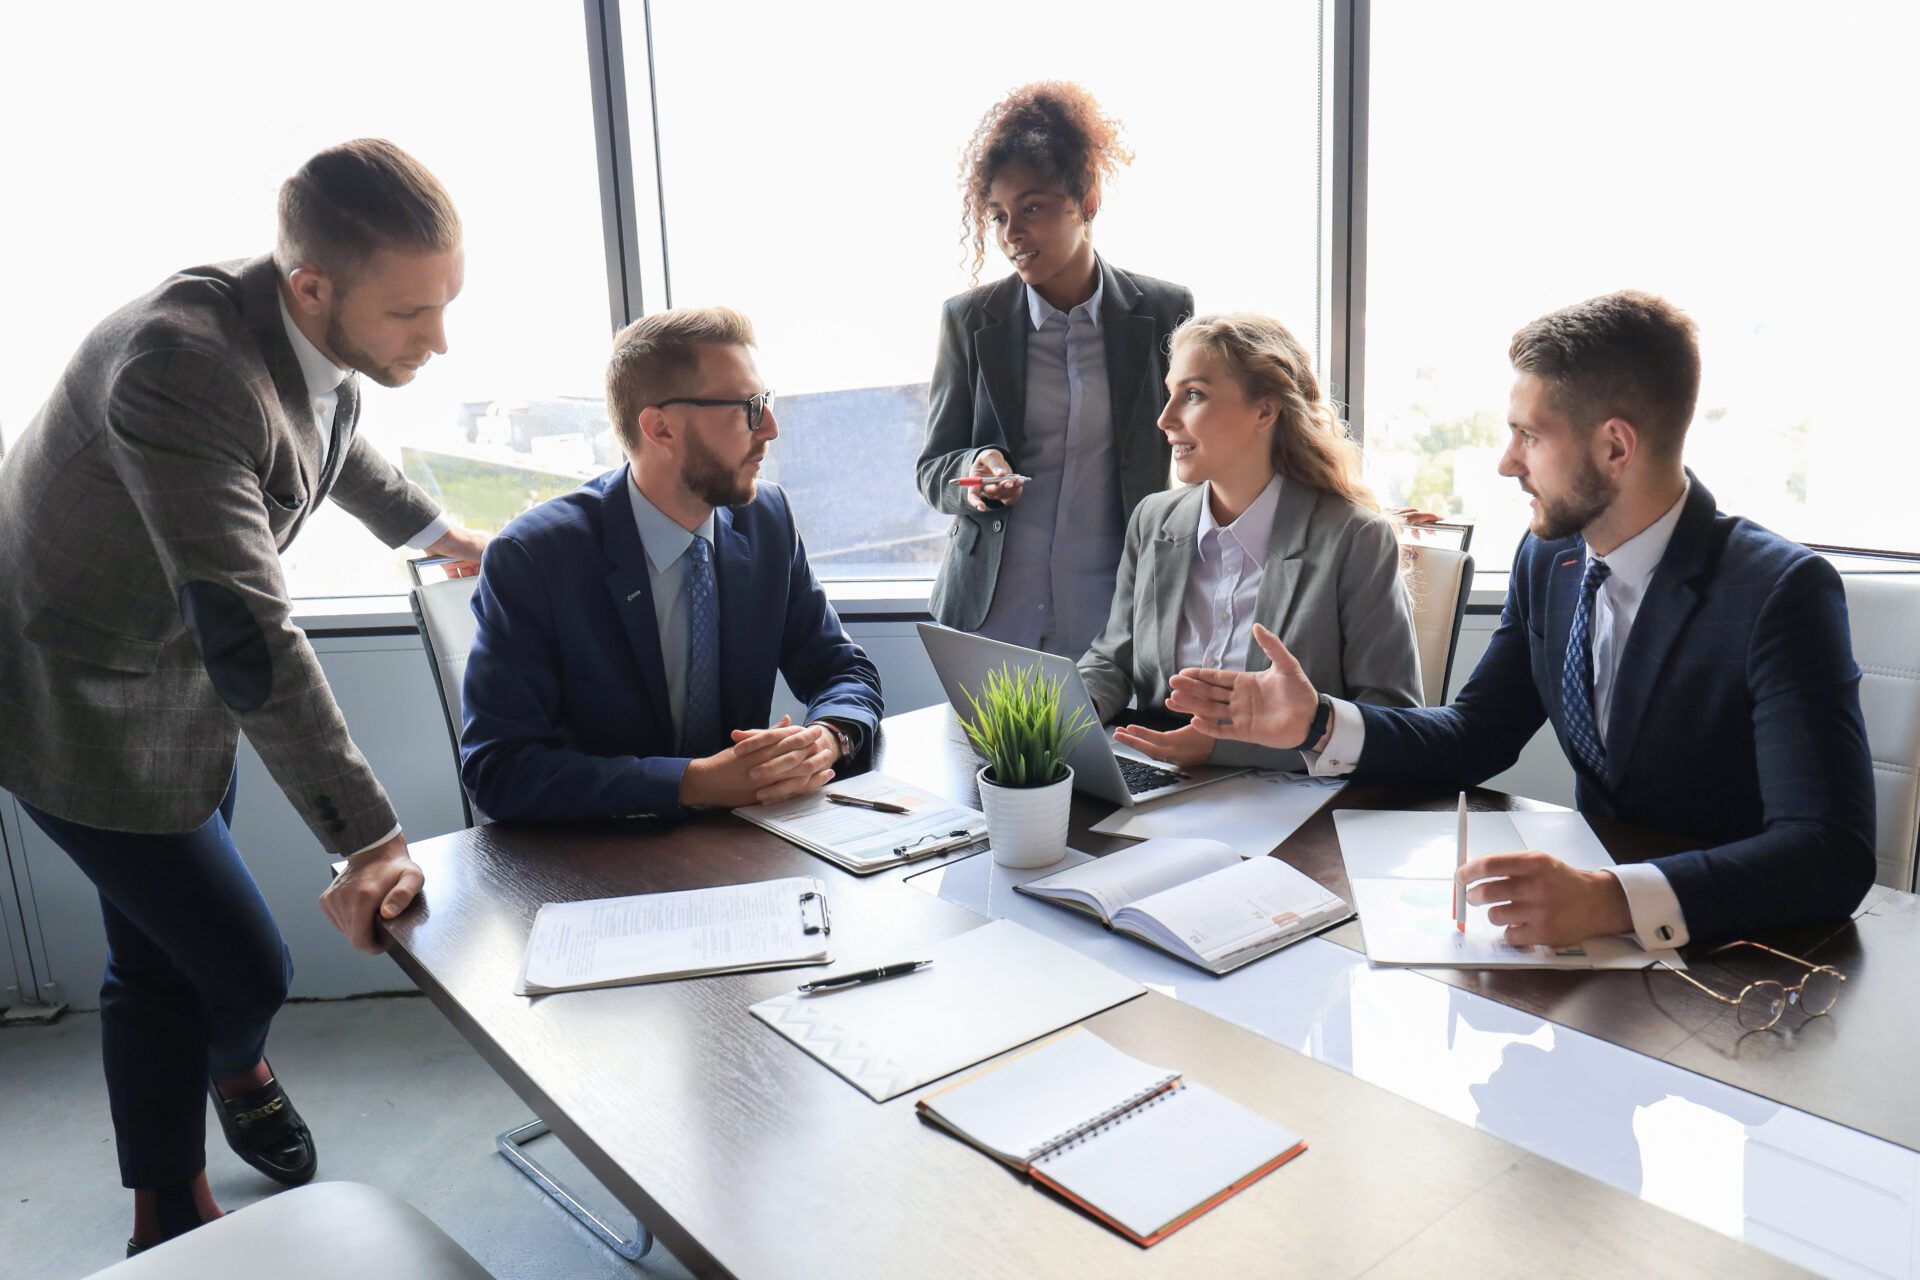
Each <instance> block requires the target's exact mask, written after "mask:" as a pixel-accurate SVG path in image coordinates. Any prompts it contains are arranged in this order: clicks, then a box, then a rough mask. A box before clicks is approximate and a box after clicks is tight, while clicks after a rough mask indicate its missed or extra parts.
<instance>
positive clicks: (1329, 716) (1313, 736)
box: [1294, 693, 1333, 751]
mask: <svg viewBox="0 0 1920 1280" xmlns="http://www.w3.org/2000/svg"><path fill="white" fill-rule="evenodd" d="M1332 723H1333V699H1332V698H1330V697H1328V696H1327V695H1326V694H1324V693H1323V694H1321V695H1320V706H1319V707H1318V708H1317V709H1316V710H1315V711H1314V713H1313V723H1312V724H1310V725H1308V726H1307V740H1306V741H1305V742H1303V743H1301V744H1300V745H1299V746H1297V747H1295V748H1294V750H1295V751H1309V750H1312V748H1313V744H1314V743H1316V742H1318V741H1320V739H1321V738H1322V737H1324V736H1325V735H1326V732H1327V726H1328V725H1330V724H1332Z"/></svg>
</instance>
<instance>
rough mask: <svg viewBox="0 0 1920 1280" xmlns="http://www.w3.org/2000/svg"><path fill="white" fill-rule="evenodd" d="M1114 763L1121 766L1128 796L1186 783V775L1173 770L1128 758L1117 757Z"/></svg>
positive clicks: (1121, 774)
mask: <svg viewBox="0 0 1920 1280" xmlns="http://www.w3.org/2000/svg"><path fill="white" fill-rule="evenodd" d="M1113 761H1114V763H1115V764H1117V765H1119V766H1120V776H1121V777H1122V778H1124V779H1125V780H1126V783H1127V794H1128V795H1131V796H1137V795H1142V794H1144V793H1146V792H1148V791H1158V790H1159V789H1160V788H1161V787H1170V786H1172V785H1173V784H1174V783H1176V782H1184V781H1186V777H1187V775H1186V774H1184V773H1176V772H1175V771H1174V770H1172V769H1162V768H1159V767H1158V766H1156V765H1150V764H1142V763H1140V761H1138V760H1133V759H1129V758H1128V757H1126V756H1115V757H1114V758H1113Z"/></svg>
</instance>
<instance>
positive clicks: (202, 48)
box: [0, 0, 613, 595]
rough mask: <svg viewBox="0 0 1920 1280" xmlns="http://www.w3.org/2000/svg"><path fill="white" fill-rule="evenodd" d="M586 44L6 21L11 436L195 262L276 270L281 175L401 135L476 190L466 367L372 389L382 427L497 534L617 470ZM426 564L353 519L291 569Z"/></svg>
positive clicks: (243, 16)
mask: <svg viewBox="0 0 1920 1280" xmlns="http://www.w3.org/2000/svg"><path fill="white" fill-rule="evenodd" d="M585 30H586V29H585V24H584V23H583V22H582V21H581V14H580V9H579V7H578V6H577V5H573V4H543V5H486V6H483V7H475V6H471V5H467V4H460V3H453V2H446V3H434V4H424V3H409V4H390V3H382V2H380V0H330V2H329V3H327V4H325V5H307V4H261V3H258V0H235V2H228V3H206V2H201V3H195V4H193V5H190V6H189V5H171V4H169V5H136V4H120V5H112V6H107V7H106V8H105V9H104V10H103V9H102V7H101V6H96V5H81V4H57V5H56V4H41V5H9V6H6V7H5V8H4V9H0V119H4V120H6V121H7V122H8V123H7V125H6V127H5V128H4V130H0V172H4V173H5V174H7V175H8V176H7V188H8V194H7V199H6V202H5V205H6V208H5V214H4V220H5V224H6V228H7V230H6V234H5V236H4V237H0V255H4V259H3V262H0V279H4V280H5V281H6V282H7V297H8V299H9V303H8V305H7V306H6V307H4V308H0V349H4V350H5V351H6V352H7V360H6V362H5V366H4V369H5V371H4V374H0V431H3V432H4V433H5V434H6V436H7V438H8V439H11V438H13V437H14V436H15V435H16V434H17V433H18V431H19V430H21V429H22V428H23V427H24V426H25V425H26V423H27V422H28V420H29V419H30V418H31V417H32V415H33V413H34V412H35V411H36V410H37V409H38V407H39V405H40V403H41V402H42V401H43V400H44V399H45V398H46V395H47V392H48V390H49V389H50V388H51V386H52V384H53V381H54V379H55V378H56V377H57V376H58V375H59V372H60V369H61V368H62V366H63V365H64V364H65V362H66V360H67V358H68V356H69V355H70V354H71V353H72V351H73V349H74V348H75V347H76V346H78V345H79V342H80V340H81V338H82V337H83V336H84V335H85V334H86V332H87V331H88V330H89V329H90V328H92V327H93V325H94V324H96V323H97V322H98V321H100V320H101V319H103V318H104V317H105V316H106V315H107V314H108V313H109V312H111V311H113V310H114V309H115V308H116V307H119V306H120V305H121V304H123V303H125V302H127V301H129V300H130V299H132V298H133V297H135V296H136V295H138V294H140V293H142V292H144V291H145V290H147V289H149V288H151V287H152V286H153V285H155V284H157V283H158V282H159V281H160V280H161V279H163V278H164V277H165V276H166V275H167V274H168V273H170V272H172V271H174V270H177V269H179V268H181V267H184V266H189V265H192V264H195V263H204V262H215V261H220V260H224V259H230V258H240V257H251V256H253V255H256V254H260V253H264V252H267V251H268V250H269V249H271V247H272V245H273V237H274V200H275V195H276V193H277V191H278V189H279V184H280V183H281V181H282V180H283V179H285V178H286V176H287V175H288V174H290V173H292V172H293V171H294V170H295V169H296V168H298V167H299V166H300V164H301V163H302V162H304V161H305V160H306V159H307V157H308V156H309V155H311V154H313V153H314V152H316V151H318V150H320V149H321V148H323V147H326V146H329V145H331V144H333V143H336V142H339V141H342V140H344V139H347V138H352V137H356V136H362V135H377V136H381V137H387V138H391V139H393V140H394V141H396V142H398V143H399V144H400V145H401V146H403V147H405V148H407V150H409V151H410V152H412V153H413V154H414V155H415V156H417V157H419V159H420V160H421V161H422V162H424V163H425V164H426V165H427V166H428V167H429V168H431V169H432V170H433V171H434V173H435V174H437V175H438V176H439V178H440V179H441V181H442V182H444V183H445V184H446V186H447V188H448V190H450V191H451V192H452V193H453V197H454V201H455V203H456V204H457V205H458V206H459V209H460V214H461V219H462V222H463V223H464V226H465V230H466V257H467V274H466V289H465V292H464V293H463V294H462V295H461V297H460V299H459V301H457V302H456V303H455V304H454V306H453V308H452V309H451V310H450V311H449V313H448V319H447V331H448V340H449V352H448V354H447V355H446V356H444V357H441V358H438V359H435V360H434V361H433V362H431V363H430V364H428V365H427V367H426V368H425V369H424V370H423V371H422V372H421V374H420V376H419V378H418V379H416V380H415V382H414V383H413V384H412V385H411V386H408V387H405V388H401V389H398V390H393V391H388V390H383V389H381V388H377V387H370V388H368V390H367V393H366V395H365V399H364V406H365V407H364V410H363V414H362V427H363V430H364V431H365V432H366V433H367V434H368V436H369V438H370V439H372V440H373V441H374V442H375V443H376V444H377V445H378V446H379V447H380V448H381V449H382V450H384V451H385V452H387V453H388V454H389V455H390V456H391V457H393V458H395V459H396V460H399V461H401V462H403V463H404V464H405V466H406V469H407V472H408V474H409V475H411V476H413V477H414V478H415V479H416V480H418V481H420V483H422V484H423V485H425V486H426V487H427V488H428V489H429V490H431V491H432V492H433V493H434V494H435V495H436V496H437V497H438V498H439V499H440V501H441V502H442V503H443V504H444V505H445V506H446V507H447V509H448V511H449V512H450V513H451V514H452V515H453V516H454V517H455V518H457V519H460V520H463V521H465V522H467V523H469V524H471V525H474V526H476V527H480V528H487V529H497V528H498V527H499V526H500V525H501V524H502V523H503V522H504V521H505V520H506V519H508V518H510V517H511V516H512V515H513V514H515V513H516V512H518V511H519V510H521V509H522V508H523V507H525V506H526V505H527V503H528V501H529V500H532V499H537V498H540V497H545V496H547V495H549V494H552V493H557V492H562V491H564V490H566V489H569V488H572V487H573V486H574V485H576V484H578V483H579V479H580V478H581V477H582V476H585V475H591V474H594V473H595V472H597V471H599V470H601V469H603V468H604V467H605V466H606V465H608V464H609V463H610V462H611V461H613V457H612V455H611V454H610V453H609V452H608V446H609V443H610V441H609V438H608V436H607V433H606V431H605V429H604V422H605V416H606V411H605V409H604V407H603V404H602V399H601V394H600V387H601V377H602V370H603V369H604V367H605V358H606V351H607V345H608V333H607V301H606V299H607V292H606V268H605V261H604V256H603V251H602V239H601V227H600V200H599V194H598V186H597V180H596V167H595V159H594V134H593V117H592V111H591V96H590V94H589V92H588V85H587V78H586V74H585V67H586V34H585ZM401 554H404V552H402V553H392V552H389V551H387V549H386V548H385V547H383V546H381V545H380V544H379V543H378V542H377V541H376V540H375V539H374V538H373V537H372V536H371V535H370V534H368V533H367V532H366V531H365V530H363V529H362V528H361V527H360V526H359V525H358V524H356V523H355V522H354V521H353V520H352V518H351V517H349V516H347V515H346V513H345V512H344V511H342V510H341V509H339V508H338V507H336V506H334V505H333V504H331V503H329V504H327V505H326V506H325V507H323V508H322V509H321V511H320V512H318V513H316V516H315V518H314V519H313V521H312V522H311V523H310V524H309V525H308V527H307V529H306V530H305V531H304V532H303V533H302V534H301V536H300V538H299V540H298V541H296V542H295V543H294V545H293V547H292V548H291V549H290V550H289V552H288V554H287V556H286V559H285V563H286V567H287V572H288V579H289V585H290V587H291V588H292V590H293V591H294V592H295V593H296V594H301V595H330V594H350V593H366V592H386V591H396V590H399V589H401V587H402V585H403V584H404V582H405V578H404V575H403V574H402V573H401V571H400V555H401Z"/></svg>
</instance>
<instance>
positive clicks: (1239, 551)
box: [1174, 476, 1280, 671]
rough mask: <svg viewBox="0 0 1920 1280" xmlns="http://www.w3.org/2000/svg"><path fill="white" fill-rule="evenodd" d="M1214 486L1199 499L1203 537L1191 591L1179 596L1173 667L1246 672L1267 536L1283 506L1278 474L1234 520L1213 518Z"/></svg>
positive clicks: (1189, 585) (1191, 570) (1189, 578)
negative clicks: (1220, 521) (1222, 521)
mask: <svg viewBox="0 0 1920 1280" xmlns="http://www.w3.org/2000/svg"><path fill="white" fill-rule="evenodd" d="M1212 489H1213V485H1212V482H1211V481H1208V482H1207V490H1208V492H1207V496H1206V497H1205V498H1204V499H1203V500H1202V501H1201V503H1200V528H1199V536H1198V537H1197V538H1196V539H1195V543H1194V556H1193V564H1192V565H1191V566H1190V567H1189V568H1188V570H1187V590H1186V594H1185V595H1184V596H1183V597H1182V598H1181V601H1180V631H1179V639H1178V640H1177V641H1176V642H1175V646H1174V659H1175V664H1176V665H1175V668H1174V669H1175V670H1182V671H1183V670H1185V669H1186V668H1188V667H1209V668H1212V669H1215V670H1223V671H1245V670H1246V669H1247V654H1248V652H1249V650H1250V648H1251V646H1252V644H1253V605H1254V601H1255V600H1256V599H1258V598H1259V595H1260V579H1261V578H1262V577H1263V576H1265V572H1266V556H1267V540H1268V539H1269V538H1270V537H1271V536H1272V534H1273V516H1274V512H1275V511H1276V510H1278V509H1279V506H1280V477H1279V476H1275V477H1274V478H1273V479H1272V480H1269V481H1268V482H1267V487H1266V488H1264V489H1262V490H1261V491H1260V496H1259V497H1257V498H1255V499H1254V500H1253V501H1252V503H1250V504H1249V505H1248V507H1247V509H1246V510H1245V511H1242V512H1241V513H1240V514H1239V516H1238V517H1237V518H1235V520H1234V521H1233V522H1232V523H1231V524H1226V525H1222V524H1220V523H1219V522H1217V521H1216V520H1215V519H1214V518H1213V492H1212Z"/></svg>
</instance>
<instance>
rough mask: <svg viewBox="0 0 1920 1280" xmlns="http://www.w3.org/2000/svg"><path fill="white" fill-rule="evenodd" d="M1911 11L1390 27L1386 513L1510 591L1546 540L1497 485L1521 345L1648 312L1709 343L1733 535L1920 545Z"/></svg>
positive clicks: (1713, 413)
mask: <svg viewBox="0 0 1920 1280" xmlns="http://www.w3.org/2000/svg"><path fill="white" fill-rule="evenodd" d="M1917 13H1920V11H1916V10H1915V9H1913V8H1912V7H1911V6H1908V5H1898V4H1868V5H1858V6H1855V5H1846V6H1832V7H1828V8H1823V9H1821V10H1820V11H1819V13H1818V14H1817V15H1812V14H1810V12H1809V11H1808V10H1806V9H1805V8H1804V7H1793V6H1789V5H1785V4H1778V3H1763V4H1743V5H1736V6H1728V5H1709V4H1674V3H1671V2H1670V0H1623V2H1622V3H1616V4H1609V5H1604V6H1591V5H1587V6H1567V5H1553V4H1536V3H1525V2H1524V0H1471V2H1470V3H1459V4H1447V5H1433V4H1424V3H1418V2H1416V0H1376V3H1375V4H1374V7H1373V21H1372V33H1373V34H1372V64H1371V79H1372V93H1371V96H1370V99H1369V102H1370V108H1371V117H1372V119H1371V131H1370V134H1369V149H1370V157H1369V159H1370V167H1369V172H1368V182H1369V186H1368V224H1367V252H1368V261H1367V334H1366V344H1367V346H1366V397H1365V404H1364V409H1365V422H1364V426H1365V432H1366V442H1367V452H1368V455H1369V465H1370V467H1371V472H1372V476H1373V479H1374V481H1375V483H1376V485H1377V486H1378V487H1379V488H1380V490H1381V491H1382V493H1383V496H1386V497H1389V498H1391V499H1392V500H1393V501H1395V502H1404V503H1411V504H1414V505H1418V506H1424V507H1429V508H1433V509H1438V510H1446V511H1449V512H1452V513H1456V514H1464V515H1466V516H1468V517H1471V518H1473V519H1475V520H1477V521H1478V522H1479V526H1480V527H1479V531H1478V532H1476V534H1475V537H1474V543H1473V550H1474V553H1475V556H1476V558H1477V559H1478V560H1479V561H1480V563H1481V564H1482V565H1484V566H1485V567H1487V568H1489V569H1495V570H1498V569H1504V568H1505V567H1506V564H1507V562H1508V560H1509V559H1510V557H1511V555H1512V552H1513V549H1514V547H1515V545H1516V544H1517V542H1518V540H1519V538H1520V536H1521V534H1522V532H1523V531H1524V529H1525V526H1526V516H1527V509H1526V499H1525V497H1524V495H1522V494H1521V493H1520V492H1519V489H1518V487H1517V485H1516V484H1515V483H1514V482H1513V481H1512V480H1504V479H1501V478H1500V477H1499V476H1498V475H1497V474H1495V466H1496V463H1497V459H1498V457H1499V453H1500V450H1501V449H1502V447H1503V446H1504V444H1505V442H1506V426H1505V419H1506V404H1507V391H1508V388H1509V386H1510V385H1511V381H1512V377H1511V372H1510V370H1509V367H1508V364H1507V360H1506V351H1507V343H1508V341H1509V339H1510V338H1511V337H1512V335H1513V332H1514V330H1516V329H1518V328H1519V327H1520V326H1521V325H1523V324H1525V323H1526V322H1527V321H1529V320H1532V319H1534V318H1535V317H1537V316H1540V315H1542V314H1544V313H1546V312H1548V311H1551V310H1554V309H1556V308H1558V307H1561V306H1564V305H1566V304H1568V303H1572V302H1577V301H1580V300H1582V299H1584V298H1588V297H1592V296H1595V295H1597V294H1601V293H1606V292H1609V291H1611V290H1614V289H1620V288H1629V287H1630V288H1639V289H1646V290H1650V291H1652V292H1654V293H1658V294H1661V295H1663V296H1665V297H1666V298H1668V299H1670V300H1671V301H1673V302H1674V303H1676V304H1678V305H1679V306H1680V307H1682V308H1683V309H1684V310H1686V311H1687V312H1688V313H1689V314H1690V315H1691V316H1692V317H1693V318H1694V320H1695V321H1696V322H1697V323H1698V325H1699V327H1700V339H1701V348H1702V355H1703V359H1704V362H1705V372H1704V379H1703V384H1702V386H1701V393H1700V402H1699V407H1698V411H1697V413H1696V416H1695V418H1694V423H1693V427H1692V429H1691V431H1690V432H1689V435H1688V441H1687V460H1688V463H1689V464H1690V465H1691V466H1692V467H1693V469H1694V471H1695V473H1696V474H1697V475H1698V476H1699V478H1700V480H1701V482H1702V483H1704V484H1705V485H1706V486H1707V487H1708V488H1709V489H1711V490H1712V491H1713V494H1714V496H1715V497H1716V498H1717V499H1718V500H1719V503H1720V506H1721V509H1722V510H1725V511H1729V512H1734V513H1737V514H1741V515H1746V516H1749V517H1751V518H1753V519H1755V520H1758V521H1760V522H1761V523H1763V524H1766V525H1768V526H1770V527H1772V528H1773V529H1775V530H1777V531H1778V532H1780V533H1783V534H1785V535H1787V536H1789V537H1793V538H1798V539H1801V540H1803V541H1818V542H1840V543H1853V544H1857V545H1865V546H1877V547H1883V548H1894V549H1899V548H1915V547H1920V535H1917V534H1916V533H1915V531H1914V522H1913V518H1912V515H1911V512H1910V506H1911V504H1910V503H1909V502H1908V500H1907V498H1908V494H1909V492H1910V489H1911V471H1912V468H1911V467H1909V466H1907V465H1904V460H1905V459H1909V458H1912V457H1915V456H1916V454H1915V451H1914V449H1913V446H1912V445H1911V443H1910V437H1911V435H1912V430H1913V428H1912V424H1911V422H1910V421H1909V419H1910V417H1911V414H1910V413H1909V412H1908V410H1907V409H1906V397H1905V395H1904V385H1903V384H1904V378H1903V376H1902V371H1903V370H1905V369H1906V368H1907V367H1908V366H1909V365H1910V364H1911V363H1912V360H1913V352H1914V351H1915V349H1916V348H1920V324H1917V323H1916V320H1915V312H1914V309H1913V307H1912V304H1911V303H1910V302H1909V301H1908V300H1909V299H1910V298H1912V297H1913V296H1915V294H1916V293H1917V292H1920V250H1916V238H1915V236H1914V234H1913V230H1912V226H1911V223H1912V221H1913V211H1912V199H1911V192H1912V183H1913V178H1912V172H1911V170H1912V167H1913V166H1912V149H1913V141H1912V133H1913V122H1914V121H1915V120H1916V119H1920V95H1917V94H1916V91H1915V88H1914V85H1915V80H1914V77H1913V75H1912V70H1911V67H1910V66H1909V65H1908V63H1909V62H1910V61H1911V57H1910V53H1911V50H1912V49H1913V47H1914V45H1915V38H1916V36H1920V17H1916V14H1917ZM1875 460H1879V461H1878V462H1877V463H1876V461H1875ZM1894 460H1900V462H1899V463H1897V464H1896V463H1894Z"/></svg>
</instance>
